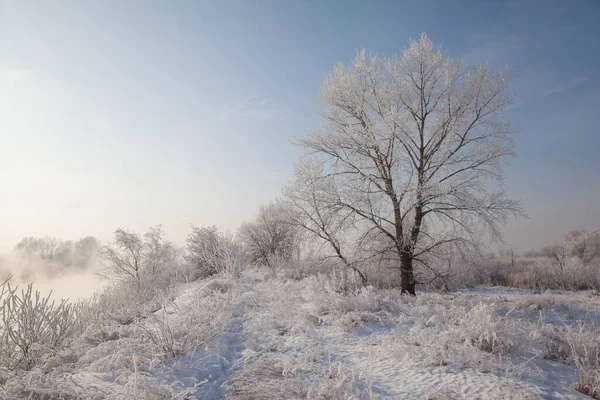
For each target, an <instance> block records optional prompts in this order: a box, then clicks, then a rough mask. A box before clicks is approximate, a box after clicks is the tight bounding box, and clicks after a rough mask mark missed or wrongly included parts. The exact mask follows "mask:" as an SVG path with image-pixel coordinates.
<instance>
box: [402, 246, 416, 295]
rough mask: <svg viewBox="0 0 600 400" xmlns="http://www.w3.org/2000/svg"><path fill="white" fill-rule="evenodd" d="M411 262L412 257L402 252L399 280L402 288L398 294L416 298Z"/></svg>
mask: <svg viewBox="0 0 600 400" xmlns="http://www.w3.org/2000/svg"><path fill="white" fill-rule="evenodd" d="M412 261H413V260H412V256H411V255H410V254H407V253H406V252H403V253H402V255H401V256H400V280H401V288H402V289H401V292H400V293H402V294H410V295H411V296H416V295H417V293H416V291H415V277H414V273H413V265H412Z"/></svg>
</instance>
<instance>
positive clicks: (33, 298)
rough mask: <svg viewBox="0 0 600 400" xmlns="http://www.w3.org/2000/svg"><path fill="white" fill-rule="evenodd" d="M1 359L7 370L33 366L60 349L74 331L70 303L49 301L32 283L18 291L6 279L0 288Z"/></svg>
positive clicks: (73, 316) (27, 368) (74, 325)
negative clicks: (34, 288)
mask: <svg viewBox="0 0 600 400" xmlns="http://www.w3.org/2000/svg"><path fill="white" fill-rule="evenodd" d="M0 301H1V302H2V303H1V304H2V317H1V320H0V335H1V337H0V341H1V342H0V363H1V364H2V365H3V366H4V368H7V369H9V370H16V369H25V370H29V369H31V368H33V367H34V366H35V365H36V364H37V363H39V362H40V360H41V359H42V358H43V357H44V355H45V354H46V353H48V352H52V351H56V350H59V349H61V348H62V347H63V346H64V345H65V344H66V343H67V341H68V340H69V339H70V338H71V336H72V335H73V334H74V333H75V332H76V328H77V323H76V314H75V312H74V309H73V306H72V305H71V304H69V303H67V301H66V300H62V301H61V302H60V303H58V304H56V303H55V302H54V301H53V300H52V301H51V293H50V294H49V295H48V296H42V295H41V294H40V293H39V292H37V291H36V292H34V291H33V287H32V285H31V284H29V285H28V286H27V289H23V290H21V291H19V290H18V287H15V288H12V287H11V286H10V284H9V283H8V281H7V282H5V284H3V285H2V287H1V288H0Z"/></svg>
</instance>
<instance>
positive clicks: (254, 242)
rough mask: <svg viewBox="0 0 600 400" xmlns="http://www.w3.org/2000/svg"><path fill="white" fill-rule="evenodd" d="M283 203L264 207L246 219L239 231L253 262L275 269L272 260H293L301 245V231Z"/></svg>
mask: <svg viewBox="0 0 600 400" xmlns="http://www.w3.org/2000/svg"><path fill="white" fill-rule="evenodd" d="M288 217H289V213H288V211H287V210H286V209H285V206H284V205H283V204H282V203H281V202H274V203H270V204H268V205H266V206H261V207H260V210H259V212H258V216H257V217H256V219H255V220H254V221H252V222H244V223H243V224H242V226H241V227H240V229H239V231H238V234H239V237H240V239H241V241H242V243H243V245H244V249H245V251H246V254H247V255H248V257H249V261H250V262H251V263H258V264H263V265H266V266H268V267H269V268H273V267H274V264H273V259H274V258H277V259H282V260H290V259H291V258H292V256H293V254H294V251H295V250H296V248H297V246H298V234H297V229H296V226H295V225H294V224H292V223H291V222H290V221H289V220H288Z"/></svg>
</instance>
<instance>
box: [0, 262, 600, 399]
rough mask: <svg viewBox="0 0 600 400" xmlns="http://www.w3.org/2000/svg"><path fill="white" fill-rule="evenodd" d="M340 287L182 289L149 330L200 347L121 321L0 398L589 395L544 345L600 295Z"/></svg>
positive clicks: (327, 279) (593, 307) (268, 276)
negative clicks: (156, 333) (166, 341)
mask: <svg viewBox="0 0 600 400" xmlns="http://www.w3.org/2000/svg"><path fill="white" fill-rule="evenodd" d="M342 287H343V284H342V283H341V282H339V280H338V279H337V278H336V277H335V276H324V275H319V276H309V277H307V278H304V279H302V280H294V279H286V278H284V277H277V276H275V275H273V274H272V273H270V272H266V271H262V270H250V271H246V272H245V273H244V274H243V276H242V277H241V278H239V279H223V278H211V279H208V280H203V281H198V282H194V283H190V284H186V285H183V286H181V287H180V288H179V290H178V295H177V297H176V298H175V300H174V301H173V302H172V303H169V304H168V305H167V307H166V308H165V309H164V310H159V311H157V312H156V313H155V316H156V318H155V320H152V319H148V321H146V325H145V326H146V329H155V328H156V329H157V330H158V329H159V328H158V326H159V325H158V322H157V321H161V319H162V318H166V319H167V322H168V324H169V326H171V327H172V329H173V330H175V331H177V329H180V330H181V331H182V332H188V333H189V332H196V331H197V330H200V331H202V332H203V333H202V335H203V336H198V335H196V336H194V338H195V340H198V341H199V342H201V344H198V343H196V344H194V345H193V347H191V348H190V347H185V346H184V345H181V346H182V347H181V348H182V349H186V353H185V354H179V355H175V356H164V355H162V356H161V355H157V354H158V353H160V352H158V353H157V347H156V345H154V344H153V343H152V342H151V340H149V339H148V337H147V335H144V330H143V329H141V328H140V327H139V326H137V325H136V324H133V325H132V326H123V327H120V328H119V330H118V334H117V335H116V336H113V338H112V340H107V341H102V342H100V343H93V344H89V343H90V340H89V339H87V342H86V343H88V344H87V345H86V346H84V345H81V347H82V348H83V350H78V351H75V350H73V353H72V354H68V355H67V356H65V355H63V356H62V358H61V360H62V361H60V360H58V359H56V360H49V361H48V364H47V365H44V366H42V367H40V368H37V369H35V370H33V371H31V372H29V373H27V374H26V375H23V376H22V377H21V379H20V380H19V381H16V380H15V378H13V379H12V380H11V381H9V383H10V382H12V383H10V384H9V385H7V387H8V389H7V392H6V393H7V395H6V396H7V397H5V398H18V396H17V395H16V394H18V395H22V396H23V397H24V398H26V397H27V396H29V395H30V393H31V392H30V391H31V390H33V389H35V392H36V393H38V394H39V393H47V395H48V397H43V396H38V397H35V398H61V397H60V396H63V397H62V398H82V399H87V398H90V399H91V398H93V399H103V398H107V399H113V398H114V399H117V398H118V399H135V398H137V399H171V398H179V399H206V400H212V399H222V398H232V399H293V398H315V399H317V398H319V399H350V398H351V399H372V398H386V399H387V398H389V399H586V398H589V397H586V396H584V395H583V394H581V393H579V392H577V391H576V390H575V387H576V383H577V379H576V375H575V370H574V368H573V367H572V366H571V365H570V363H569V362H568V360H564V359H556V360H554V361H553V360H550V359H549V357H550V356H551V354H550V353H549V351H548V346H549V343H550V342H549V340H550V339H549V338H551V337H552V335H553V334H554V333H556V332H559V331H560V330H561V329H563V328H564V327H569V326H571V327H574V326H580V327H581V326H586V327H589V328H590V329H597V328H599V327H600V317H599V315H598V310H599V309H600V296H597V295H595V294H593V293H590V292H578V293H566V292H552V293H533V294H532V293H528V292H525V291H519V290H513V289H508V288H483V289H477V290H462V291H459V292H454V293H444V294H441V293H427V292H423V293H419V294H418V296H417V297H416V298H414V297H405V296H400V295H399V294H398V291H396V290H376V289H373V288H366V289H362V290H350V291H344V290H342ZM203 310H210V311H206V312H209V313H212V314H210V318H208V319H206V320H203V319H202V318H201V315H202V314H201V313H202V312H203ZM194 313H195V314H194ZM190 316H191V317H190ZM192 320H193V321H195V322H198V321H200V322H199V323H200V324H201V325H190V324H191V322H190V321H192ZM152 324H157V325H156V326H154V325H152ZM190 327H191V328H190ZM203 327H207V328H206V331H203V329H205V328H203ZM209 328H210V329H209ZM175 336H177V335H175ZM207 338H208V339H207ZM200 339H202V340H204V342H202V341H201V340H200ZM81 341H82V342H85V341H86V338H81ZM186 345H187V344H186ZM555 358H556V357H555ZM15 382H16V383H15ZM28 390H29V392H28ZM27 393H29V395H28V394H27ZM1 396H5V395H4V394H0V397H1ZM15 396H17V397H15Z"/></svg>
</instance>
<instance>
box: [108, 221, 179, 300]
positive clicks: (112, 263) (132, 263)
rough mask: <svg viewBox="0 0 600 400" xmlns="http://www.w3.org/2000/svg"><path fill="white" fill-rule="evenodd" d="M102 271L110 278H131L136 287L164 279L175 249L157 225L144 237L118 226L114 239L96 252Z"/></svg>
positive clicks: (129, 279) (172, 262)
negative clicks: (99, 258) (100, 261)
mask: <svg viewBox="0 0 600 400" xmlns="http://www.w3.org/2000/svg"><path fill="white" fill-rule="evenodd" d="M100 257H101V260H102V266H103V271H102V272H103V274H104V275H105V276H106V277H108V278H111V279H117V280H121V281H132V282H134V283H135V285H136V287H137V289H138V290H140V289H141V288H142V285H147V284H149V285H153V284H155V283H156V282H157V281H158V280H159V279H161V278H164V277H165V276H166V275H167V274H168V273H169V272H170V271H169V270H170V269H171V268H172V267H173V265H174V264H175V258H176V252H175V248H174V246H173V244H172V243H171V242H169V241H168V240H167V239H166V236H165V233H164V231H163V230H162V227H161V226H160V225H158V226H156V227H151V228H150V229H149V230H148V232H147V233H146V234H144V236H140V235H139V234H137V233H135V232H130V231H128V230H126V229H124V228H119V229H117V230H116V231H115V233H114V241H113V242H111V243H109V244H108V245H106V246H104V247H102V249H101V251H100Z"/></svg>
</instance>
